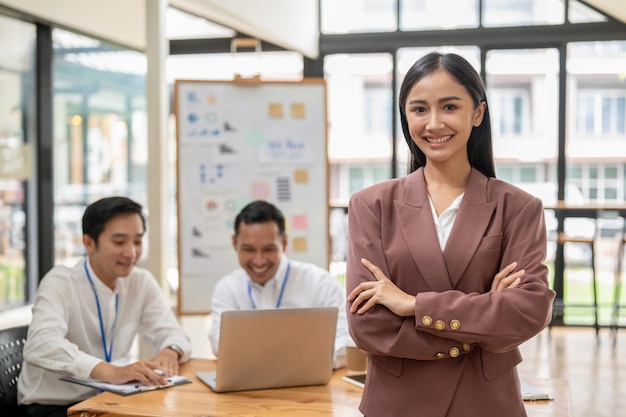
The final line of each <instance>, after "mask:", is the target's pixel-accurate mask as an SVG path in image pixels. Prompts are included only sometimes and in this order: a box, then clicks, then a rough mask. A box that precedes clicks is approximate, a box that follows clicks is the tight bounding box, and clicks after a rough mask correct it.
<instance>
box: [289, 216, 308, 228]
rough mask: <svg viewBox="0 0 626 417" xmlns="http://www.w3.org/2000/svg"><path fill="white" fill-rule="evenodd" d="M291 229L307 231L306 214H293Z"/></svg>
mask: <svg viewBox="0 0 626 417" xmlns="http://www.w3.org/2000/svg"><path fill="white" fill-rule="evenodd" d="M292 223H293V229H294V230H306V229H308V228H309V227H308V217H307V215H306V214H295V215H294V216H293V221H292Z"/></svg>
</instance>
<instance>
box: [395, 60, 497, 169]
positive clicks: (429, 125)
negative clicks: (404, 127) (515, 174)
mask: <svg viewBox="0 0 626 417" xmlns="http://www.w3.org/2000/svg"><path fill="white" fill-rule="evenodd" d="M485 106H486V103H485V102H481V103H480V105H479V106H478V107H475V104H474V101H473V100H472V97H471V96H470V94H469V93H468V91H467V89H466V88H465V87H463V86H462V85H461V84H459V82H458V81H457V80H456V79H455V78H453V77H452V76H451V75H450V74H449V73H448V72H447V71H445V70H443V69H438V70H435V71H434V72H432V73H430V74H427V75H425V76H424V77H423V78H421V79H420V80H419V81H418V82H416V83H415V84H414V85H413V87H412V88H411V89H410V91H409V93H408V95H407V98H406V101H405V106H404V109H405V112H406V119H407V124H408V128H409V133H410V135H411V138H412V140H413V142H415V144H416V145H417V147H418V148H419V149H420V150H421V151H422V152H423V153H424V155H425V156H426V160H427V164H430V163H434V164H454V165H456V166H458V165H457V164H464V165H466V166H469V159H468V156H467V142H468V140H469V137H470V133H471V132H472V128H473V127H475V126H479V125H480V123H481V122H482V119H483V115H484V112H485Z"/></svg>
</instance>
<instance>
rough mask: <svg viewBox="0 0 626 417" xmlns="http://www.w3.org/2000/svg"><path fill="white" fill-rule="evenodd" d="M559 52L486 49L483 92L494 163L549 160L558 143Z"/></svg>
mask: <svg viewBox="0 0 626 417" xmlns="http://www.w3.org/2000/svg"><path fill="white" fill-rule="evenodd" d="M558 56H559V55H558V51H557V50H555V49H551V48H549V49H502V50H490V51H488V52H487V60H486V65H487V68H486V70H487V71H486V72H487V82H486V84H487V94H488V100H489V104H490V107H489V108H490V111H489V112H490V116H491V124H492V130H493V135H494V136H493V144H494V154H495V158H496V163H499V162H500V161H502V162H506V163H507V164H510V163H511V161H517V162H518V163H520V164H527V163H530V162H535V163H545V164H550V163H553V161H554V160H556V155H557V143H558V109H559V106H558V96H559V94H558Z"/></svg>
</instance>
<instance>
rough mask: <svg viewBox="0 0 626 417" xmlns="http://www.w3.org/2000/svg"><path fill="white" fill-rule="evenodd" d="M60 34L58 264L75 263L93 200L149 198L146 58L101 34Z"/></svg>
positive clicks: (56, 39)
mask: <svg viewBox="0 0 626 417" xmlns="http://www.w3.org/2000/svg"><path fill="white" fill-rule="evenodd" d="M52 35H53V47H54V62H53V85H54V90H53V92H54V111H53V115H54V122H53V126H54V149H53V152H54V163H53V166H54V203H55V212H54V221H55V262H56V263H57V264H67V265H73V264H74V263H75V262H76V259H77V257H80V256H82V255H83V254H84V249H83V245H82V226H81V219H82V214H83V211H84V209H85V207H86V206H87V205H88V204H89V203H91V202H93V201H95V200H97V199H99V198H101V197H105V196H111V195H123V196H126V197H129V198H132V199H134V200H136V201H138V202H139V203H141V204H143V205H145V204H146V203H147V199H146V163H147V154H148V138H147V125H146V98H145V81H146V80H145V73H146V62H145V56H144V55H143V54H140V53H138V52H133V51H129V50H125V49H122V48H119V47H117V46H115V45H111V44H107V43H106V42H101V41H99V40H96V39H92V38H88V37H85V36H81V35H77V34H75V33H71V32H68V31H64V30H61V29H55V30H54V31H53V32H52ZM146 243H147V242H146Z"/></svg>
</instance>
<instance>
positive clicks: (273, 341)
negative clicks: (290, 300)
mask: <svg viewBox="0 0 626 417" xmlns="http://www.w3.org/2000/svg"><path fill="white" fill-rule="evenodd" d="M337 315H338V310H337V308H336V307H315V308H289V309H273V310H239V311H225V312H224V313H222V320H221V325H220V340H219V349H218V358H217V370H216V371H215V372H197V373H196V376H197V377H198V378H199V379H200V380H201V381H202V382H204V383H205V384H207V385H208V386H209V387H210V388H211V389H212V390H213V391H215V392H229V391H244V390H255V389H267V388H280V387H294V386H305V385H323V384H327V383H328V381H330V378H331V376H332V373H333V351H334V344H335V330H336V327H337Z"/></svg>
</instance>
